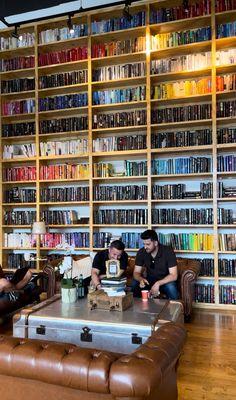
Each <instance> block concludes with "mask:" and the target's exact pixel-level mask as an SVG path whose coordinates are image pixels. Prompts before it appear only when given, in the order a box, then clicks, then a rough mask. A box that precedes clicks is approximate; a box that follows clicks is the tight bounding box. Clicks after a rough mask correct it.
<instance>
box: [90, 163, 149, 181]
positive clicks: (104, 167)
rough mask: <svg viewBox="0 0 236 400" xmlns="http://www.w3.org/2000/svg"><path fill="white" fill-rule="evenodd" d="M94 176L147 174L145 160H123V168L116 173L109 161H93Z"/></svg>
mask: <svg viewBox="0 0 236 400" xmlns="http://www.w3.org/2000/svg"><path fill="white" fill-rule="evenodd" d="M93 174H94V178H98V177H99V178H108V177H109V176H145V175H147V161H140V162H136V161H129V160H125V161H124V169H123V171H122V172H120V173H118V175H117V173H116V172H115V170H114V166H113V165H112V164H111V163H104V162H99V163H94V164H93Z"/></svg>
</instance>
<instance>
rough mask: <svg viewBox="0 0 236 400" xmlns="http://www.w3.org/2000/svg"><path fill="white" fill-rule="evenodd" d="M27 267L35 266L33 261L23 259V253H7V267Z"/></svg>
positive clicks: (33, 267) (32, 267)
mask: <svg viewBox="0 0 236 400" xmlns="http://www.w3.org/2000/svg"><path fill="white" fill-rule="evenodd" d="M24 267H28V268H30V269H35V268H36V263H35V261H25V258H24V254H22V253H8V255H7V268H9V269H17V268H24Z"/></svg>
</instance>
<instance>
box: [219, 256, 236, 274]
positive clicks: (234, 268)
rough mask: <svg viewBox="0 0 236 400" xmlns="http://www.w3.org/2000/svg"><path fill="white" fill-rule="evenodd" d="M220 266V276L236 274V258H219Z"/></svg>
mask: <svg viewBox="0 0 236 400" xmlns="http://www.w3.org/2000/svg"><path fill="white" fill-rule="evenodd" d="M218 266H219V276H226V277H227V276H229V277H235V276H236V260H235V259H234V260H233V259H231V260H230V259H227V258H226V259H219V260H218Z"/></svg>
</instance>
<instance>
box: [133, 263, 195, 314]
mask: <svg viewBox="0 0 236 400" xmlns="http://www.w3.org/2000/svg"><path fill="white" fill-rule="evenodd" d="M134 265H135V257H129V264H128V270H127V277H128V279H129V280H131V279H132V277H133V271H134ZM177 268H178V281H177V284H178V289H179V293H180V300H181V301H182V303H183V306H184V317H185V321H189V320H190V318H191V315H192V309H193V301H194V285H195V282H196V280H197V278H198V275H199V272H200V268H201V264H200V261H197V260H194V259H192V258H181V257H177Z"/></svg>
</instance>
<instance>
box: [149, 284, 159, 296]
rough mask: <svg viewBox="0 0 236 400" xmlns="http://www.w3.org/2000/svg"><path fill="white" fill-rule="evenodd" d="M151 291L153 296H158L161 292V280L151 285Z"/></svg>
mask: <svg viewBox="0 0 236 400" xmlns="http://www.w3.org/2000/svg"><path fill="white" fill-rule="evenodd" d="M151 293H152V294H153V296H158V295H159V294H160V285H159V282H156V283H154V285H153V286H152V287H151Z"/></svg>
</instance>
